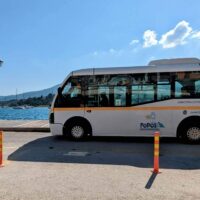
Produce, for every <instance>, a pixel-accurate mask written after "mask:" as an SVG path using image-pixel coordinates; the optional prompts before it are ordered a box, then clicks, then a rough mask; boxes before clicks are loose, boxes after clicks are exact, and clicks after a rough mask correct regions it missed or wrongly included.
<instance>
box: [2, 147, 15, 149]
mask: <svg viewBox="0 0 200 200" xmlns="http://www.w3.org/2000/svg"><path fill="white" fill-rule="evenodd" d="M3 148H4V149H16V148H18V147H3Z"/></svg>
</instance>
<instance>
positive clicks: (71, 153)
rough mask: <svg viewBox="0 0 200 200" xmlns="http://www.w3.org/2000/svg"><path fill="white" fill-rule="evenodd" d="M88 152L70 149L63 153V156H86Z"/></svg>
mask: <svg viewBox="0 0 200 200" xmlns="http://www.w3.org/2000/svg"><path fill="white" fill-rule="evenodd" d="M88 154H89V153H88V152H82V151H70V152H68V153H65V154H63V155H64V156H87V155H88Z"/></svg>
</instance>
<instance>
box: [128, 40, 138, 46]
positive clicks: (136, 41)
mask: <svg viewBox="0 0 200 200" xmlns="http://www.w3.org/2000/svg"><path fill="white" fill-rule="evenodd" d="M139 42H140V41H139V40H132V41H131V42H130V43H129V45H135V44H137V43H139Z"/></svg>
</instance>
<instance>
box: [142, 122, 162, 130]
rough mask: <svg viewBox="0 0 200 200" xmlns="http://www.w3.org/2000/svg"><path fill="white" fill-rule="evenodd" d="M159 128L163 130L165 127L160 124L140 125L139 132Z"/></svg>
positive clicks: (148, 123)
mask: <svg viewBox="0 0 200 200" xmlns="http://www.w3.org/2000/svg"><path fill="white" fill-rule="evenodd" d="M160 128H165V126H164V125H163V123H161V122H147V123H140V129H141V130H157V129H160Z"/></svg>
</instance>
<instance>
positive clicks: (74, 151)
mask: <svg viewBox="0 0 200 200" xmlns="http://www.w3.org/2000/svg"><path fill="white" fill-rule="evenodd" d="M4 138H5V142H4V158H5V160H6V162H5V167H3V168H1V169H0V183H1V187H0V199H1V200H4V199H6V200H14V199H48V200H49V199H50V200H51V199H52V200H55V199H84V200H85V199H88V200H89V199H109V200H110V199H120V200H121V199H131V200H132V199H142V200H143V199H145V200H146V199H147V200H148V199H170V200H171V199H172V200H173V199H180V200H182V199H183V200H184V199H187V200H188V199H189V200H190V199H191V200H192V199H195V200H197V199H200V190H199V186H200V151H199V145H185V144H179V143H177V141H176V140H174V139H165V140H162V141H161V157H160V166H161V172H162V173H161V174H158V175H157V176H152V173H151V170H152V166H153V140H152V138H150V139H149V138H93V139H91V140H89V141H84V142H73V141H67V140H64V139H62V138H61V137H58V138H55V137H52V136H51V135H50V134H49V133H39V132H38V133H37V132H36V133H31V132H26V133H23V132H18V133H15V132H6V133H5V134H4Z"/></svg>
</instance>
